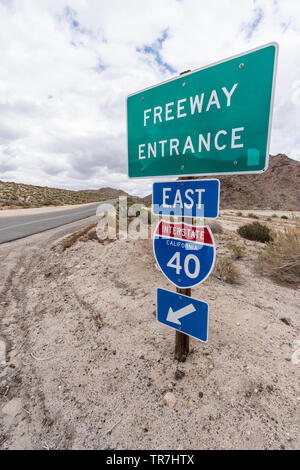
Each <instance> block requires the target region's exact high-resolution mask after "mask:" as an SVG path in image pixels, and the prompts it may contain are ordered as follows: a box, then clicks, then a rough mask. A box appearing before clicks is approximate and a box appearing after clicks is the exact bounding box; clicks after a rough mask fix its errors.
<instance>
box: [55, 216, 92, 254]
mask: <svg viewBox="0 0 300 470" xmlns="http://www.w3.org/2000/svg"><path fill="white" fill-rule="evenodd" d="M96 226H97V222H95V223H93V224H91V225H88V226H87V227H85V228H83V229H81V230H78V231H77V232H74V233H71V235H69V236H68V237H65V238H63V239H62V240H60V241H59V242H58V243H56V244H55V245H53V246H52V247H51V249H52V250H54V249H56V248H57V247H58V246H59V247H62V250H63V251H65V250H66V249H67V248H70V247H71V246H73V245H74V244H75V243H76V242H77V240H82V241H87V240H98V237H97V234H96Z"/></svg>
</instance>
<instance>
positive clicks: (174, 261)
mask: <svg viewBox="0 0 300 470" xmlns="http://www.w3.org/2000/svg"><path fill="white" fill-rule="evenodd" d="M190 261H194V272H191V271H190ZM167 266H168V267H169V268H174V269H176V274H180V271H181V270H182V266H181V262H180V251H176V253H175V254H174V255H173V256H172V258H171V259H170V261H169V262H168V264H167ZM183 268H184V272H185V274H186V275H187V276H188V277H190V278H191V279H195V278H196V277H197V276H198V275H199V272H200V261H199V259H198V258H197V256H196V255H193V254H189V255H187V256H186V257H185V259H184V264H183Z"/></svg>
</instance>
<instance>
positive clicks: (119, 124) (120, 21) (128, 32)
mask: <svg viewBox="0 0 300 470" xmlns="http://www.w3.org/2000/svg"><path fill="white" fill-rule="evenodd" d="M272 41H276V42H278V43H279V46H280V50H279V67H278V76H277V86H276V96H275V107H274V119H273V130H272V139H271V153H272V154H276V153H286V154H287V155H289V156H290V157H292V158H295V159H299V160H300V133H299V123H300V53H299V50H300V2H299V0H181V1H179V0H69V1H65V0H0V60H1V67H0V179H1V180H3V181H17V182H24V183H30V184H39V185H47V186H53V187H63V188H69V189H85V188H98V187H102V186H112V187H119V188H122V189H124V190H126V191H129V192H131V193H133V194H140V195H145V194H147V193H149V191H150V186H151V180H143V181H142V182H141V181H137V180H129V179H128V178H127V153H126V96H127V95H128V94H130V93H133V92H135V91H137V90H140V89H143V88H145V87H148V86H150V85H153V84H156V83H159V82H161V81H164V80H166V79H168V78H171V77H174V76H176V75H178V73H180V72H181V71H183V70H186V69H195V68H199V67H201V66H205V65H207V64H210V63H212V62H215V61H218V60H221V59H224V58H226V57H230V56H232V55H234V54H238V53H241V52H244V51H247V50H249V49H252V48H254V47H257V46H260V45H263V44H265V43H268V42H272Z"/></svg>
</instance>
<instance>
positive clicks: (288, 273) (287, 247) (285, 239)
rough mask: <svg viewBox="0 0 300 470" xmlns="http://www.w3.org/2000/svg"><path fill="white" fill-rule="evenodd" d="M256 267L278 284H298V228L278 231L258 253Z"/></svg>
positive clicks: (299, 265) (299, 246)
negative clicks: (271, 240)
mask: <svg viewBox="0 0 300 470" xmlns="http://www.w3.org/2000/svg"><path fill="white" fill-rule="evenodd" d="M257 268H258V270H259V271H260V273H261V274H264V275H267V276H270V277H271V278H272V279H273V280H274V281H276V282H278V283H280V284H285V285H289V286H291V287H297V286H300V228H299V227H296V228H290V229H286V230H285V231H284V232H280V233H278V234H277V235H276V238H275V240H274V241H273V242H271V243H268V244H267V245H266V246H265V248H264V249H263V251H262V252H261V253H260V254H259V255H258V261H257Z"/></svg>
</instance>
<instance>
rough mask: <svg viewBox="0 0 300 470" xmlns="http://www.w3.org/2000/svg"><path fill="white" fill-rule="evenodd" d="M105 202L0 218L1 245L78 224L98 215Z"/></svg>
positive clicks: (111, 201)
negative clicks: (78, 221)
mask: <svg viewBox="0 0 300 470" xmlns="http://www.w3.org/2000/svg"><path fill="white" fill-rule="evenodd" d="M116 201H117V200H116V199H111V200H109V201H105V202H110V203H115V202H116ZM100 204H104V201H103V202H96V203H95V204H89V205H83V206H82V207H76V208H75V209H66V210H64V211H62V210H60V211H57V212H48V213H44V214H31V215H21V216H16V217H14V216H9V217H1V218H0V243H6V242H10V241H13V240H18V239H20V238H24V237H29V236H30V235H34V234H35V233H40V232H44V231H45V230H51V229H53V228H56V227H60V226H62V225H66V224H70V223H72V222H76V221H77V220H82V219H86V218H88V217H92V216H94V215H96V210H97V207H98V206H99V205H100Z"/></svg>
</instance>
